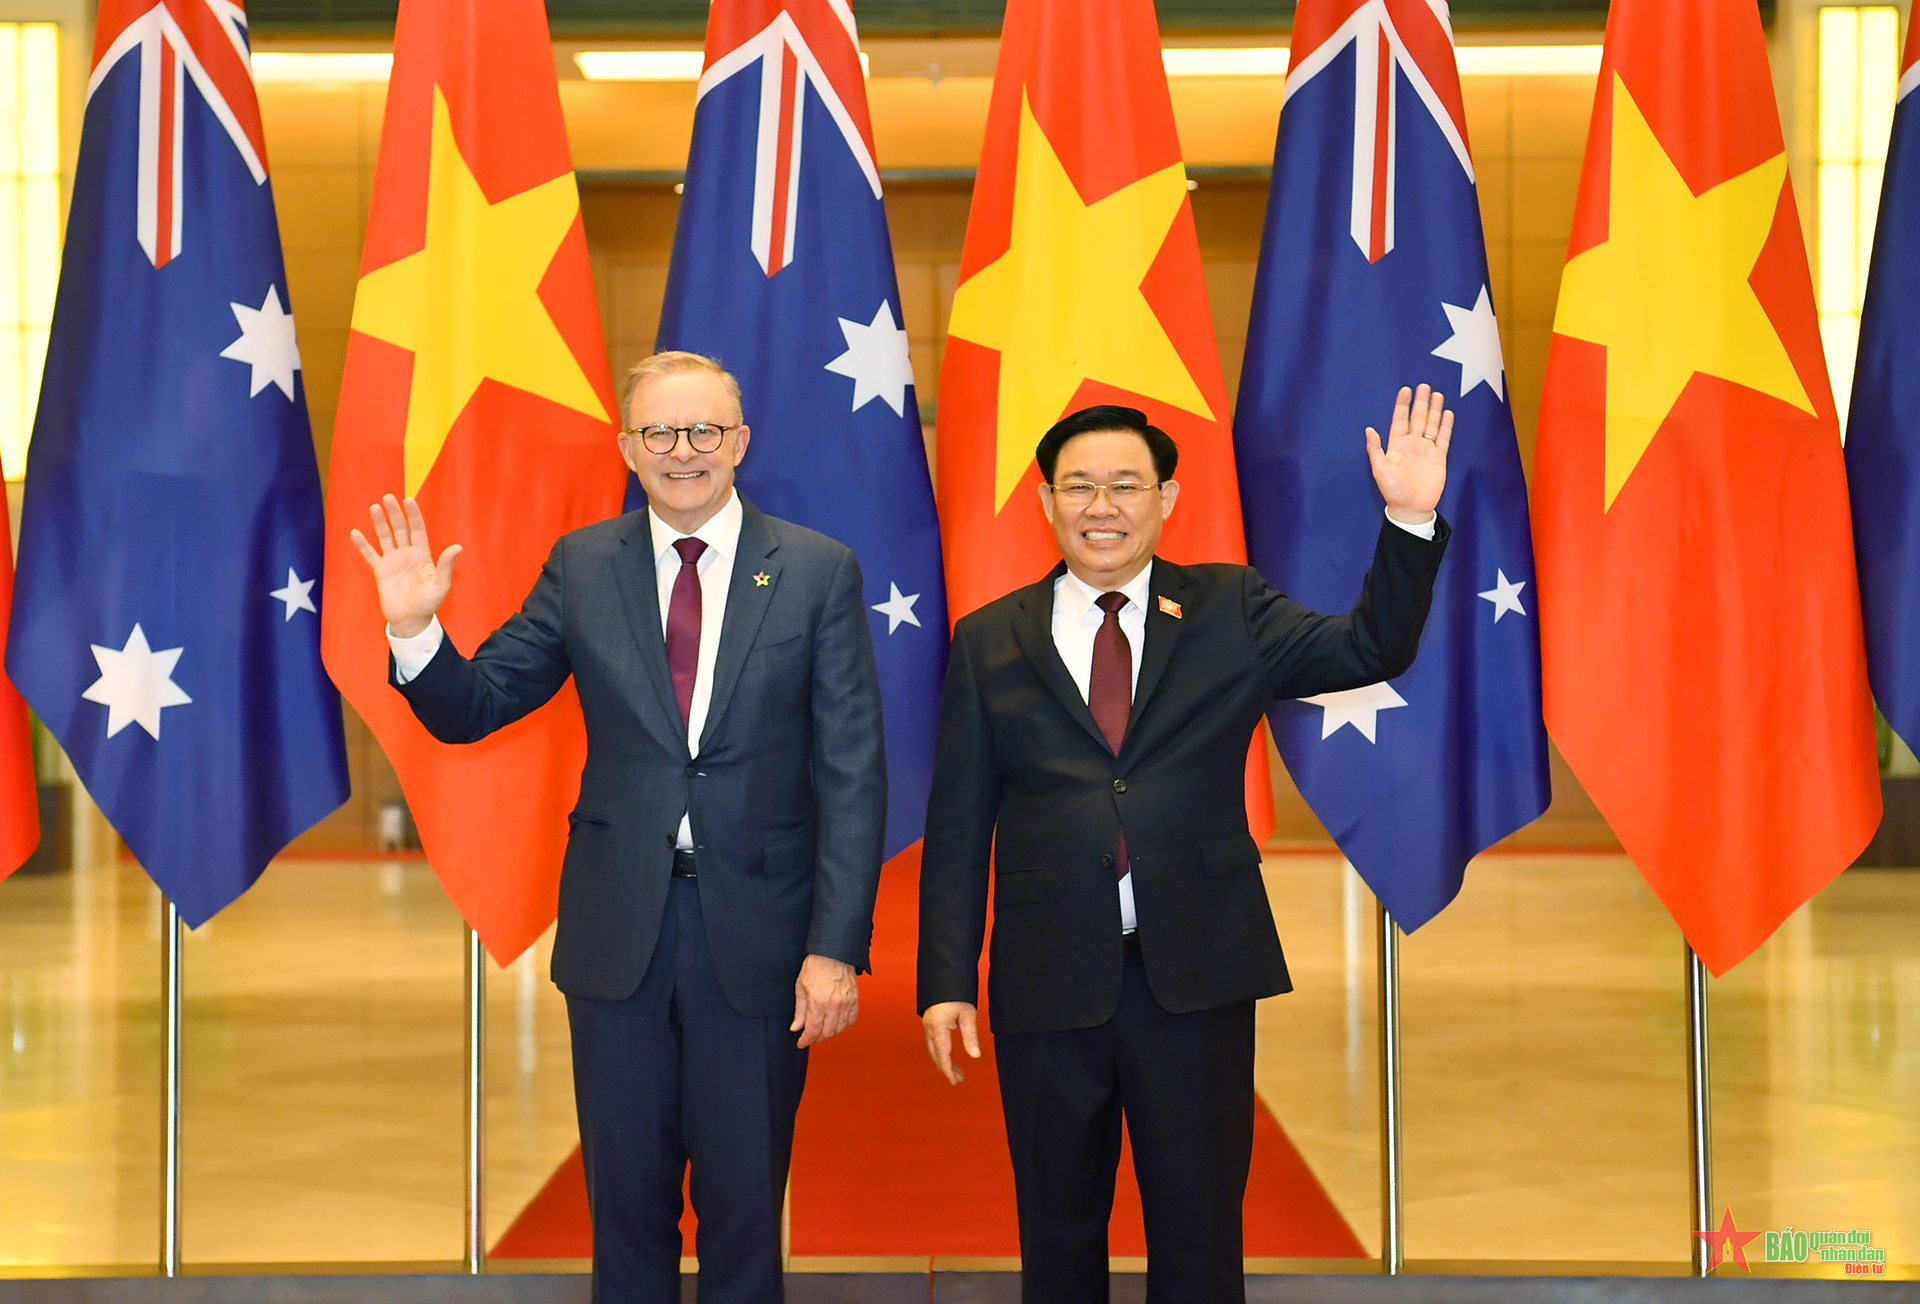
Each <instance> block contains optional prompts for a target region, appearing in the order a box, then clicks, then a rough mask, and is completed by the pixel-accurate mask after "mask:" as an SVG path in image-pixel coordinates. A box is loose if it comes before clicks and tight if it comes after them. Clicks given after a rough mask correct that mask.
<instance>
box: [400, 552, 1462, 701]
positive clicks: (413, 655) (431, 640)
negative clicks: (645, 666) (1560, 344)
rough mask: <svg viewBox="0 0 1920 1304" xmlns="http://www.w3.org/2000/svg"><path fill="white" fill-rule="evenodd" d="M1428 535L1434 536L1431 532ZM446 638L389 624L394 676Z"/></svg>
mask: <svg viewBox="0 0 1920 1304" xmlns="http://www.w3.org/2000/svg"><path fill="white" fill-rule="evenodd" d="M1407 528H1412V527H1407ZM1427 537H1428V538H1432V537H1433V536H1432V534H1431V533H1429V534H1428V536H1427ZM446 639H447V631H446V630H444V629H442V628H441V627H440V617H438V616H435V617H434V618H433V619H432V620H431V621H430V622H428V624H427V627H426V628H425V629H423V630H421V631H420V632H419V633H418V634H415V635H414V636H413V637H412V638H401V637H399V636H398V635H396V634H395V633H394V632H393V626H392V625H388V626H387V646H388V647H390V648H392V649H393V677H394V678H395V679H397V680H399V681H400V682H401V683H403V684H406V683H411V682H412V681H413V680H414V679H415V678H417V677H418V676H419V674H420V672H421V671H422V670H425V669H426V668H427V662H429V661H431V660H433V658H434V654H435V653H437V652H439V650H440V645H441V644H442V643H444V642H446Z"/></svg>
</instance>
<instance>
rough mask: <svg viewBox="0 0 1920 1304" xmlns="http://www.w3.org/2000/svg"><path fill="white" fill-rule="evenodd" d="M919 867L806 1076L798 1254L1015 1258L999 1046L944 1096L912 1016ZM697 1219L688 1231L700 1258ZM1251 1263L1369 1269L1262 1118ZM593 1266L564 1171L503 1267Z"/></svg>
mask: <svg viewBox="0 0 1920 1304" xmlns="http://www.w3.org/2000/svg"><path fill="white" fill-rule="evenodd" d="M919 873H920V864H919V852H918V849H917V848H916V849H914V850H912V851H909V852H907V853H906V854H905V855H902V856H900V857H899V858H897V859H896V860H895V861H893V862H892V863H891V864H889V865H888V867H887V870H886V873H885V875H884V876H883V877H882V879H881V883H880V900H879V905H878V907H877V909H876V911H875V916H874V943H873V969H874V972H873V975H872V976H871V977H869V978H867V979H865V980H864V981H862V983H861V985H860V1019H859V1022H858V1023H856V1024H855V1025H854V1026H853V1028H852V1029H851V1030H849V1031H847V1032H845V1033H843V1034H841V1035H840V1036H839V1037H836V1038H834V1039H833V1040H832V1041H829V1042H827V1043H825V1044H824V1045H822V1046H821V1047H820V1048H819V1049H818V1050H817V1051H816V1052H815V1053H814V1055H813V1060H812V1064H811V1066H810V1068H809V1070H808V1075H807V1093H806V1099H805V1101H804V1102H803V1103H802V1105H801V1108H800V1123H799V1130H798V1134H797V1135H796V1137H795V1139H794V1156H793V1195H792V1210H791V1227H792V1250H793V1253H794V1254H797V1255H862V1256H864V1255H915V1256H922V1255H925V1256H936V1255H937V1256H948V1255H995V1256H1000V1255H1015V1254H1018V1253H1019V1252H1020V1238H1019V1229H1018V1226H1017V1225H1016V1223H1015V1220H1014V1211H1013V1170H1012V1168H1011V1166H1010V1165H1009V1162H1008V1159H1007V1144H1006V1136H1005V1133H1004V1131H1003V1128H1002V1123H1001V1117H1000V1094H999V1090H998V1087H997V1085H996V1083H995V1078H994V1071H993V1041H992V1038H991V1037H984V1038H983V1039H982V1040H983V1042H984V1044H983V1046H982V1047H981V1050H982V1052H983V1054H982V1058H981V1059H979V1060H978V1061H971V1060H970V1061H967V1062H966V1068H967V1080H966V1081H965V1082H963V1083H961V1084H960V1085H959V1086H958V1087H950V1086H948V1085H947V1084H946V1082H945V1081H943V1080H942V1079H941V1078H940V1076H939V1074H938V1073H937V1072H935V1070H934V1068H933V1065H932V1063H931V1062H930V1061H929V1060H928V1059H927V1055H926V1050H925V1043H924V1041H923V1040H922V1038H921V1036H920V1029H919V1018H918V1016H917V1015H916V1013H915V1010H914V999H913V980H914V961H913V956H914V937H915V932H916V928H917V924H916V919H915V912H916V908H917V903H918V895H919ZM692 1226H693V1217H692V1214H691V1213H689V1214H688V1215H687V1216H686V1217H685V1219H683V1221H682V1231H683V1233H684V1234H685V1235H686V1237H687V1242H686V1244H687V1250H686V1252H687V1253H688V1254H691V1253H693V1240H692ZM1246 1228H1247V1244H1246V1252H1247V1254H1248V1255H1250V1256H1258V1257H1267V1256H1274V1257H1295V1258H1362V1257H1365V1254H1366V1251H1365V1250H1364V1249H1363V1248H1362V1246H1361V1244H1360V1241H1359V1239H1358V1238H1357V1237H1355V1236H1354V1234H1353V1229H1352V1228H1351V1227H1349V1226H1347V1223H1346V1221H1345V1219H1343V1218H1342V1217H1341V1216H1340V1211H1339V1210H1338V1209H1336V1208H1335V1207H1334V1205H1333V1201H1332V1200H1331V1199H1329V1198H1328V1196H1327V1193H1326V1190H1325V1188H1323V1187H1322V1186H1321V1185H1320V1183H1319V1181H1318V1180H1317V1179H1316V1178H1315V1177H1314V1175H1313V1173H1312V1171H1311V1170H1310V1169H1309V1168H1308V1167H1307V1165H1306V1161H1305V1160H1303V1159H1302V1158H1301V1157H1300V1152H1299V1151H1298V1150H1296V1149H1294V1147H1293V1143H1292V1142H1290V1141H1289V1140H1287V1135H1286V1133H1285V1132H1283V1131H1281V1130H1280V1124H1279V1123H1278V1122H1277V1121H1276V1120H1275V1119H1274V1117H1273V1115H1272V1114H1270V1113H1269V1112H1268V1111H1267V1109H1266V1107H1265V1106H1264V1105H1262V1106H1261V1107H1260V1108H1259V1109H1258V1110H1257V1111H1256V1114H1255V1119H1254V1134H1253V1172H1252V1175H1251V1177H1250V1178H1249V1180H1248V1183H1247V1203H1246ZM1110 1244H1111V1252H1112V1253H1114V1254H1117V1255H1141V1254H1145V1253H1146V1238H1145V1233H1144V1231H1143V1229H1142V1226H1141V1220H1140V1192H1139V1189H1138V1187H1136V1186H1135V1184H1134V1180H1133V1161H1132V1158H1131V1155H1130V1154H1129V1155H1128V1156H1126V1157H1123V1159H1122V1161H1121V1166H1120V1181H1119V1185H1118V1189H1117V1191H1116V1193H1115V1198H1114V1210H1113V1224H1112V1232H1111V1240H1110ZM591 1252H592V1233H591V1230H590V1228H589V1227H588V1224H587V1199H586V1187H585V1183H584V1181H583V1179H582V1176H581V1168H580V1155H579V1152H578V1151H575V1152H574V1153H573V1154H572V1155H571V1156H569V1157H568V1159H567V1161H566V1162H565V1163H563V1164H561V1166H560V1168H559V1169H558V1170H557V1171H556V1172H555V1173H554V1175H553V1177H552V1178H551V1179H550V1180H549V1181H548V1182H547V1185H546V1186H545V1188H543V1189H542V1190H541V1192H540V1193H539V1194H538V1195H537V1196H535V1197H534V1199H533V1201H532V1202H531V1203H529V1204H528V1205H527V1207H526V1209H525V1210H524V1211H522V1213H521V1214H520V1216H519V1218H517V1219H516V1220H515V1221H514V1224H513V1226H512V1227H510V1228H508V1230H507V1233H506V1235H504V1236H503V1237H501V1238H500V1241H499V1243H498V1244H497V1245H496V1246H495V1247H494V1250H493V1257H495V1258H502V1259H515V1258H527V1259H531V1258H556V1259H558V1258H585V1257H587V1256H588V1255H589V1254H590V1253H591Z"/></svg>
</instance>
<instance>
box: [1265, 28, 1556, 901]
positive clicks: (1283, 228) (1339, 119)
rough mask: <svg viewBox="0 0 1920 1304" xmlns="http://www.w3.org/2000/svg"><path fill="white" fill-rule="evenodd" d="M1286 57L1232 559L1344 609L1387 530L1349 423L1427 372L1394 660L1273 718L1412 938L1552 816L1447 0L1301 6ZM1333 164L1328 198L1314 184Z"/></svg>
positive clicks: (1528, 566)
mask: <svg viewBox="0 0 1920 1304" xmlns="http://www.w3.org/2000/svg"><path fill="white" fill-rule="evenodd" d="M1294 49H1295V50H1296V51H1297V52H1299V53H1298V57H1297V58H1296V59H1295V60H1294V61H1293V66H1292V68H1291V70H1290V71H1289V73H1288V76H1287V90H1286V100H1285V109H1284V111H1283V112H1282V113H1281V115H1280V131H1279V139H1278V143H1277V144H1276V146H1275V150H1274V161H1273V187H1272V189H1271V191H1270V192H1269V195H1268V199H1267V226H1266V233H1265V236H1264V238H1263V240H1262V242H1261V246H1260V267H1259V271H1258V272H1257V273H1256V276H1255V280H1254V304H1253V316H1252V321H1251V322H1250V324H1249V326H1248V337H1247V354H1246V362H1245V364H1244V366H1243V368H1242V371H1241V377H1240V402H1239V405H1238V407H1237V408H1236V410H1235V413H1234V450H1235V453H1236V455H1237V457H1238V460H1239V467H1240V498H1241V504H1242V510H1243V511H1244V513H1245V515H1246V522H1247V554H1248V558H1249V560H1251V561H1252V563H1253V564H1254V566H1255V567H1257V568H1258V569H1259V571H1260V573H1261V574H1262V575H1264V576H1265V577H1266V578H1267V579H1268V580H1269V581H1271V582H1272V583H1273V585H1274V587H1275V588H1277V589H1279V590H1281V591H1282V592H1284V593H1287V594H1289V595H1290V596H1292V597H1294V598H1297V599H1299V600H1300V601H1302V602H1304V603H1306V604H1307V605H1308V606H1310V607H1315V608H1317V609H1319V610H1321V611H1345V610H1347V609H1348V608H1350V607H1351V606H1352V605H1353V603H1354V600H1355V598H1356V597H1358V596H1359V593H1360V586H1361V583H1362V579H1363V577H1364V576H1365V574H1366V570H1367V565H1368V562H1369V560H1370V559H1371V557H1372V556H1373V551H1374V544H1375V541H1376V539H1377V537H1378V535H1379V533H1380V531H1381V529H1382V528H1383V527H1384V528H1387V529H1393V528H1397V527H1395V526H1391V525H1387V524H1386V523H1385V522H1384V521H1383V520H1382V505H1381V498H1380V492H1379V490H1378V489H1376V488H1375V487H1374V483H1373V477H1372V475H1371V473H1370V471H1369V468H1368V463H1367V457H1366V452H1365V449H1364V447H1363V445H1362V442H1361V441H1362V434H1361V432H1362V431H1364V430H1365V429H1366V428H1367V427H1368V426H1374V427H1376V428H1378V429H1385V428H1386V425H1387V418H1388V416H1389V414H1390V413H1391V412H1392V410H1393V401H1394V395H1395V392H1396V391H1397V390H1398V389H1399V388H1400V386H1402V385H1417V384H1419V383H1421V382H1422V381H1424V382H1427V383H1428V384H1430V385H1432V386H1433V387H1434V388H1435V389H1437V390H1439V391H1441V392H1442V393H1444V394H1446V395H1447V396H1448V405H1449V406H1450V407H1451V408H1452V409H1453V410H1454V413H1455V417H1456V420H1455V425H1454V434H1453V447H1452V450H1451V452H1450V454H1449V456H1448V459H1447V461H1448V465H1447V491H1446V495H1445V497H1443V498H1442V499H1441V500H1440V514H1441V516H1442V517H1444V518H1445V519H1446V521H1447V522H1448V523H1449V524H1450V525H1451V527H1452V537H1451V539H1450V540H1449V542H1448V545H1447V555H1446V560H1445V561H1444V562H1443V563H1442V564H1441V567H1440V575H1439V579H1438V581H1437V583H1436V584H1435V586H1434V593H1433V607H1432V614H1431V615H1430V616H1429V618H1428V621H1427V627H1426V632H1425V634H1424V636H1423V637H1422V639H1421V643H1420V656H1419V659H1418V660H1417V661H1415V662H1414V665H1413V668H1412V669H1411V670H1409V671H1408V672H1407V673H1406V674H1404V675H1402V676H1400V677H1399V678H1398V679H1395V680H1392V681H1390V682H1387V683H1380V684H1369V685H1367V686H1365V687H1362V688H1356V689H1350V690H1347V691H1344V692H1338V693H1323V694H1320V695H1318V696H1316V697H1313V698H1308V699H1306V700H1303V701H1298V702H1278V703H1275V704H1274V707H1273V709H1272V710H1271V712H1269V715H1268V719H1269V721H1270V722H1271V723H1272V725H1273V737H1274V742H1275V743H1276V744H1277V745H1278V746H1279V749H1280V754H1281V756H1282V757H1283V758H1285V760H1286V763H1287V769H1288V770H1289V771H1290V772H1291V773H1292V775H1293V778H1294V781H1295V782H1296V783H1298V784H1299V785H1300V791H1301V793H1302V795H1304V796H1305V797H1306V799H1307V802H1308V804H1309V805H1311V806H1312V807H1313V809H1314V813H1315V814H1317V815H1318V816H1319V817H1320V819H1321V821H1322V822H1323V823H1324V824H1325V825H1326V826H1327V831H1328V832H1330V833H1331V834H1333V837H1334V840H1335V841H1336V842H1338V843H1339V844H1340V847H1341V850H1343V851H1344V852H1345V853H1346V855H1347V858H1348V859H1349V860H1351V861H1352V862H1353V866H1354V868H1355V869H1356V870H1358V871H1359V873H1360V875H1361V877H1362V878H1364V879H1365V880H1366V881H1367V884H1368V886H1370V887H1371V888H1372V889H1373V891H1374V893H1375V895H1377V896H1378V897H1379V898H1380V900H1381V901H1382V902H1383V903H1385V905H1386V906H1387V908H1388V910H1389V911H1391V912H1392V914H1393V917H1394V918H1395V919H1396V920H1398V921H1399V923H1400V924H1401V925H1402V926H1403V927H1405V928H1406V929H1408V930H1409V931H1411V930H1413V929H1415V928H1418V927H1419V926H1420V925H1422V924H1424V923H1425V922H1427V920H1429V919H1431V918H1432V917H1433V916H1434V915H1436V914H1438V913H1439V912H1440V910H1441V909H1442V908H1444V907H1445V906H1446V904H1447V903H1448V902H1449V901H1451V900H1453V898H1454V895H1455V894H1456V893H1457V892H1459V890H1460V885H1461V881H1462V875H1463V873H1464V871H1465V868H1466V864H1467V861H1468V860H1469V859H1471V858H1472V857H1473V856H1474V855H1475V854H1477V853H1478V852H1479V851H1481V850H1482V849H1483V848H1485V847H1488V846H1490V845H1492V844H1493V843H1494V842H1496V841H1498V840H1499V839H1501V838H1503V837H1505V836H1506V835H1507V834H1509V833H1511V832H1512V831H1513V830H1514V829H1516V828H1519V827H1520V826H1521V825H1523V824H1526V823H1527V822H1529V821H1530V820H1532V819H1534V818H1536V817H1537V816H1538V815H1539V814H1540V813H1541V812H1542V811H1543V810H1545V809H1546V806H1547V800H1548V796H1549V792H1548V784H1547V740H1546V732H1545V727H1544V726H1543V725H1542V723H1541V720H1540V644H1539V637H1538V631H1537V629H1536V628H1535V626H1534V612H1535V610H1536V608H1535V605H1534V599H1533V596H1532V593H1533V590H1532V588H1531V587H1530V586H1531V584H1532V581H1533V537H1532V533H1531V531H1530V530H1529V528H1528V521H1527V498H1526V484H1525V481H1524V480H1523V479H1522V477H1521V473H1520V450H1519V447H1518V444H1517V442H1516V440H1515V438H1514V433H1513V410H1512V408H1511V406H1510V405H1509V396H1508V394H1507V392H1506V368H1505V365H1504V363H1503V362H1502V358H1501V348H1500V329H1499V325H1498V323H1497V322H1496V321H1495V319H1494V314H1493V303H1492V298H1491V294H1490V291H1489V287H1488V284H1487V253H1486V244H1485V241H1484V240H1483V238H1482V234H1481V230H1480V206H1479V200H1478V196H1477V194H1476V192H1475V185H1474V174H1473V159H1472V157H1471V156H1470V155H1469V154H1468V152H1467V132H1466V116H1465V112H1464V109H1463V107H1462V102H1461V98H1460V77H1459V73H1458V71H1457V69H1456V66H1455V64H1454V56H1453V37H1452V33H1451V29H1450V27H1449V25H1448V20H1447V7H1446V5H1445V4H1443V3H1441V2H1440V0H1300V6H1299V9H1298V10H1297V12H1296V14H1295V18H1294ZM1403 105H1405V106H1409V107H1411V108H1412V111H1411V112H1406V113H1402V112H1400V107H1401V106H1403ZM1346 175H1350V176H1351V177H1352V179H1353V180H1352V187H1351V191H1350V193H1349V194H1347V195H1343V194H1341V193H1340V192H1339V189H1338V187H1337V184H1336V185H1334V186H1329V185H1327V184H1326V183H1325V179H1326V178H1329V177H1341V176H1346ZM1402 200H1405V201H1406V204H1405V210H1406V213H1407V215H1408V220H1407V221H1406V222H1399V221H1396V212H1397V211H1398V210H1399V209H1400V207H1401V201H1402Z"/></svg>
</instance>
